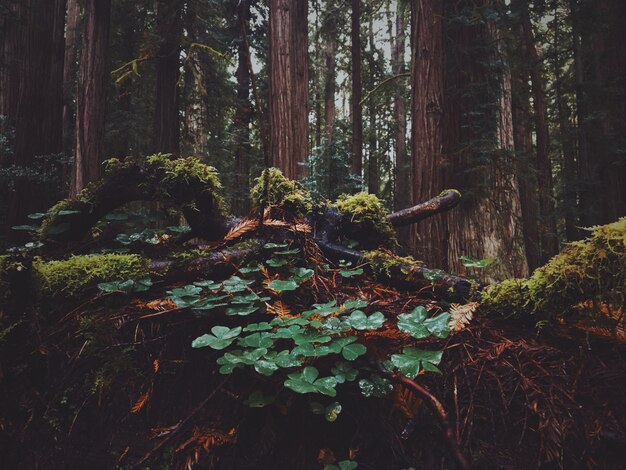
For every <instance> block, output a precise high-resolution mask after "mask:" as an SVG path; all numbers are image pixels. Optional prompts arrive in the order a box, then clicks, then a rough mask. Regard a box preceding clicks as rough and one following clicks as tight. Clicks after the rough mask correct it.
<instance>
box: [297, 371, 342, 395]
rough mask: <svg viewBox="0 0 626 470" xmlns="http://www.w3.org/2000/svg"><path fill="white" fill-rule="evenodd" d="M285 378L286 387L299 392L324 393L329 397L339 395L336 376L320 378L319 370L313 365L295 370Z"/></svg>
mask: <svg viewBox="0 0 626 470" xmlns="http://www.w3.org/2000/svg"><path fill="white" fill-rule="evenodd" d="M288 377H289V378H288V379H287V380H285V387H287V388H290V389H291V390H293V391H294V392H297V393H322V394H324V395H328V396H329V397H334V396H336V395H337V390H335V386H336V385H337V380H336V379H335V377H323V378H321V379H318V377H319V371H318V370H317V369H316V368H315V367H313V366H307V367H305V368H304V369H302V370H301V371H298V372H293V373H291V374H289V375H288Z"/></svg>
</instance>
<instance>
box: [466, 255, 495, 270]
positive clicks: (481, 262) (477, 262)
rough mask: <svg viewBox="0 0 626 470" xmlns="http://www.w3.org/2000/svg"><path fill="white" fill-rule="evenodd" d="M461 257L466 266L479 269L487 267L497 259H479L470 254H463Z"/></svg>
mask: <svg viewBox="0 0 626 470" xmlns="http://www.w3.org/2000/svg"><path fill="white" fill-rule="evenodd" d="M460 259H461V262H462V263H463V266H465V267H466V268H478V269H482V268H486V267H487V266H489V265H490V264H492V263H493V262H494V261H495V260H496V259H495V258H485V259H477V258H472V257H470V256H461V257H460Z"/></svg>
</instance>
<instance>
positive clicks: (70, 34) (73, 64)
mask: <svg viewBox="0 0 626 470" xmlns="http://www.w3.org/2000/svg"><path fill="white" fill-rule="evenodd" d="M79 24H80V5H79V4H78V0H67V16H66V20H65V58H64V61H63V153H64V154H65V155H72V154H73V153H74V131H75V130H76V121H75V112H76V110H75V106H74V98H75V95H76V72H77V70H78V62H77V58H78V33H79V31H78V28H79Z"/></svg>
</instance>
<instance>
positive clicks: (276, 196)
mask: <svg viewBox="0 0 626 470" xmlns="http://www.w3.org/2000/svg"><path fill="white" fill-rule="evenodd" d="M266 178H269V181H266ZM266 185H267V195H266V194H265V192H266V191H265V187H266ZM250 197H251V198H252V203H253V204H254V205H255V206H256V207H267V206H274V207H282V208H284V209H285V210H286V211H288V212H293V213H294V214H296V215H298V216H304V215H305V214H307V213H308V212H310V211H311V210H312V208H313V200H312V198H311V194H310V193H309V192H308V191H306V190H305V189H304V188H303V187H302V185H301V184H300V183H298V182H297V181H293V180H290V179H288V178H285V176H283V174H282V172H281V171H280V170H279V169H278V168H270V169H269V170H267V171H264V172H263V173H262V174H261V176H259V177H258V178H256V179H255V180H254V185H253V186H252V188H251V189H250Z"/></svg>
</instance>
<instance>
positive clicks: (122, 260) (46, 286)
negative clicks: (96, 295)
mask: <svg viewBox="0 0 626 470" xmlns="http://www.w3.org/2000/svg"><path fill="white" fill-rule="evenodd" d="M149 269H150V262H149V261H148V260H147V259H144V258H142V257H141V256H139V255H135V254H102V255H84V256H72V257H71V258H69V259H67V260H62V261H48V262H44V261H43V260H41V259H39V258H37V259H35V260H34V261H33V273H34V274H33V275H34V278H35V284H36V286H37V289H38V291H39V292H40V293H44V294H48V295H50V294H54V295H63V296H75V295H79V294H80V293H82V292H83V291H85V290H86V289H88V288H91V287H95V286H96V285H97V284H98V283H106V282H112V281H114V280H117V279H128V280H133V281H134V280H140V279H145V278H146V277H148V275H149Z"/></svg>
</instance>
